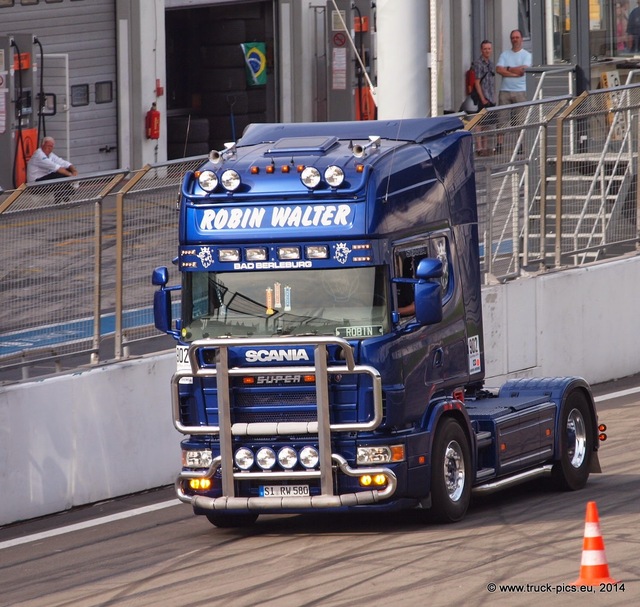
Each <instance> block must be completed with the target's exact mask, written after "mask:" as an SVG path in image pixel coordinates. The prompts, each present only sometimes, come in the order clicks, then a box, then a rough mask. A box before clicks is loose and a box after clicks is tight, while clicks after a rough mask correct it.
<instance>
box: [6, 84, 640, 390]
mask: <svg viewBox="0 0 640 607" xmlns="http://www.w3.org/2000/svg"><path fill="white" fill-rule="evenodd" d="M561 76H562V77H563V78H564V76H563V75H561ZM639 108H640V85H637V84H635V85H625V86H620V87H615V88H611V89H602V90H597V91H592V92H589V93H585V94H583V95H581V96H580V97H578V98H573V97H571V96H561V97H553V98H546V99H534V100H533V101H531V102H527V103H522V104H514V105H510V106H504V107H495V108H489V109H485V110H482V111H481V112H479V113H478V114H477V115H475V116H473V117H470V119H469V120H468V121H467V124H466V128H467V129H468V130H469V131H470V132H471V133H472V135H473V138H474V146H475V156H476V158H475V160H476V169H477V184H476V186H477V196H478V210H479V230H480V236H481V250H480V258H481V264H482V271H483V272H484V275H485V282H486V283H490V282H496V281H504V280H507V279H509V278H514V277H516V276H519V275H520V274H521V273H522V272H523V271H526V272H529V273H531V272H539V271H544V270H546V269H549V268H558V267H564V266H571V265H579V264H583V263H587V262H590V261H594V260H599V259H602V258H604V257H608V258H610V257H614V256H621V255H625V254H627V253H629V252H635V251H636V249H637V245H638V242H639V241H640V239H639V234H640V224H639V222H638V217H639V215H638V207H639V206H640V193H639V190H638V186H637V155H638V140H639V128H640V126H639V124H640V120H639ZM202 161H203V158H202V157H192V158H186V159H181V160H175V161H171V162H168V163H162V164H155V165H147V166H145V167H144V168H142V169H140V170H139V171H135V172H128V171H117V172H113V173H100V174H93V175H88V176H84V177H81V178H80V177H79V178H69V179H63V180H58V181H53V182H51V181H50V182H47V183H46V184H42V185H41V184H26V185H23V186H21V187H20V188H18V189H17V190H15V191H11V192H5V193H3V194H0V235H1V236H2V238H1V240H0V264H1V266H0V267H2V270H1V272H2V282H1V283H0V284H1V285H2V286H1V289H0V307H1V309H2V311H3V315H2V319H1V320H0V382H9V381H17V380H19V379H26V378H28V377H29V376H31V375H33V374H35V373H37V374H43V373H52V372H56V371H60V370H62V369H63V368H64V367H65V366H66V368H70V367H71V368H75V367H77V366H78V365H94V364H96V363H98V362H108V361H120V360H123V359H126V358H128V357H130V356H131V355H132V354H135V352H132V348H133V349H135V346H136V345H139V344H145V347H146V348H147V351H149V348H151V350H152V351H153V348H154V345H149V344H150V342H151V340H152V339H154V338H155V339H161V338H160V336H159V334H158V332H157V331H156V329H155V328H154V326H153V311H152V301H153V290H154V288H153V287H152V286H151V284H150V273H151V271H152V269H153V268H154V267H156V266H158V265H168V266H171V264H170V263H168V262H170V261H171V260H172V259H173V258H174V257H175V255H176V254H177V248H178V243H177V235H178V230H177V227H178V212H177V200H178V194H179V188H180V184H181V182H182V178H183V176H184V174H185V172H187V171H189V170H194V169H195V168H196V167H197V166H198V165H199V164H200V163H201V162H202ZM170 272H171V274H170V282H171V283H172V284H176V283H177V282H178V281H179V276H178V272H177V270H176V269H175V268H174V267H170ZM170 346H171V340H168V338H166V337H164V338H162V341H159V344H158V347H157V350H162V349H167V348H169V347H170Z"/></svg>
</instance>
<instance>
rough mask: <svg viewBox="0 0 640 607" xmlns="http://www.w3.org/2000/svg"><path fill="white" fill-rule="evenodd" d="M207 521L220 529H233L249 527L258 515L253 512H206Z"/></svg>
mask: <svg viewBox="0 0 640 607" xmlns="http://www.w3.org/2000/svg"><path fill="white" fill-rule="evenodd" d="M205 516H206V517H207V520H208V521H209V522H210V523H211V524H212V525H215V526H216V527H220V528H221V529H233V528H235V527H251V525H253V524H254V523H255V522H256V521H257V520H258V515H257V514H255V513H253V512H248V513H244V512H243V513H241V514H240V513H233V514H232V513H230V512H207V514H206V515H205Z"/></svg>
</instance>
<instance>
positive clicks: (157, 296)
mask: <svg viewBox="0 0 640 607" xmlns="http://www.w3.org/2000/svg"><path fill="white" fill-rule="evenodd" d="M151 282H152V284H154V285H156V286H158V287H160V288H159V289H158V290H157V291H156V292H155V293H154V294H153V322H154V324H155V326H156V329H158V331H162V332H163V333H169V332H170V331H171V322H172V318H171V291H170V290H169V289H167V288H166V286H167V283H168V282H169V271H168V270H167V268H165V267H160V268H156V269H155V270H154V271H153V274H152V275H151Z"/></svg>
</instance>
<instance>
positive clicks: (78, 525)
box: [0, 499, 182, 550]
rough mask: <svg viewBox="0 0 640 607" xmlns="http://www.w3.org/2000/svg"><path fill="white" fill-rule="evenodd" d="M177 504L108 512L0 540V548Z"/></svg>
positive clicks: (175, 501)
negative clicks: (94, 517)
mask: <svg viewBox="0 0 640 607" xmlns="http://www.w3.org/2000/svg"><path fill="white" fill-rule="evenodd" d="M179 504H182V502H181V501H180V500H177V499H176V500H170V501H168V502H160V503H159V504H151V505H150V506H143V507H141V508H134V509H133V510H127V511H125V512H118V513H117V514H110V515H108V516H103V517H102V518H96V519H92V520H90V521H84V522H83V523H75V524H74V525H67V526H66V527H60V528H58V529H51V530H50V531H43V532H42V533H34V534H33V535H27V536H25V537H17V538H15V539H13V540H7V541H6V542H0V550H3V549H4V548H11V547H13V546H19V545H20V544H29V543H31V542H37V541H38V540H44V539H47V538H49V537H54V536H56V535H64V534H65V533H71V532H72V531H80V530H81V529H89V528H90V527H97V526H98V525H105V524H107V523H112V522H113V521H120V520H122V519H125V518H131V517H132V516H138V515H140V514H147V513H149V512H155V511H156V510H162V509H164V508H170V507H171V506H178V505H179Z"/></svg>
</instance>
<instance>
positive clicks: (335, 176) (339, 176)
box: [324, 165, 344, 188]
mask: <svg viewBox="0 0 640 607" xmlns="http://www.w3.org/2000/svg"><path fill="white" fill-rule="evenodd" d="M324 180H325V181H326V182H327V183H328V184H329V185H330V186H331V187H332V188H337V187H338V186H340V185H342V182H343V181H344V171H343V170H342V169H341V168H340V167H337V166H335V165H331V166H330V167H327V170H326V171H325V172H324Z"/></svg>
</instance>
